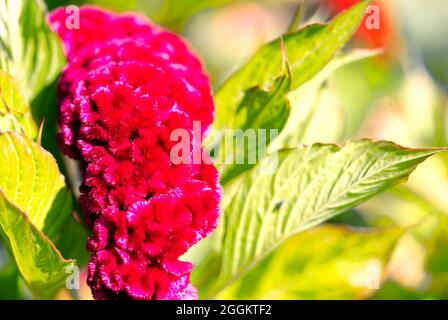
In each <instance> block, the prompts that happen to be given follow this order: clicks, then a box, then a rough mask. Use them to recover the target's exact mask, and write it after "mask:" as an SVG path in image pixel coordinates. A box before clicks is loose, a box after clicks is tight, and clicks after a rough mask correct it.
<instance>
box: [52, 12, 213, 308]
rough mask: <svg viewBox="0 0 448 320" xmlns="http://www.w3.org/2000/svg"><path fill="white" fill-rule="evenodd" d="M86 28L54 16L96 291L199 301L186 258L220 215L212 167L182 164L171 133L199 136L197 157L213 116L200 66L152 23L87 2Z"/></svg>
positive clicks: (107, 295) (67, 144)
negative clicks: (173, 154) (174, 156)
mask: <svg viewBox="0 0 448 320" xmlns="http://www.w3.org/2000/svg"><path fill="white" fill-rule="evenodd" d="M80 18H81V25H80V29H73V30H69V29H67V28H66V27H65V20H66V13H65V10H64V9H60V10H57V11H55V12H54V13H52V14H51V16H50V22H51V25H52V27H53V29H54V30H55V31H56V32H57V33H58V34H59V35H60V36H61V38H62V39H63V41H64V44H65V49H66V52H67V57H68V66H67V67H66V69H65V71H64V73H63V75H62V78H61V81H60V116H59V124H60V128H61V133H60V134H59V136H58V141H59V144H60V147H61V149H62V150H63V152H64V153H65V154H67V155H69V156H70V157H72V158H75V159H79V160H80V161H81V163H82V168H83V174H84V179H83V184H82V186H81V192H82V195H81V197H80V204H81V207H82V209H83V211H84V212H85V213H86V216H87V222H88V224H89V225H90V226H91V227H92V230H93V235H92V236H91V238H90V239H89V242H88V248H89V250H90V251H91V252H92V258H91V261H90V263H89V276H88V284H89V285H90V287H91V288H92V292H93V295H94V297H95V298H97V299H117V298H118V299H122V298H123V299H126V298H130V299H192V298H195V297H197V292H196V290H195V288H194V287H193V286H192V285H191V284H189V276H190V273H191V271H192V268H193V265H192V264H191V263H189V262H184V261H180V260H179V257H180V256H181V255H183V254H184V253H185V252H186V251H187V250H188V249H189V248H190V247H191V246H192V245H193V244H195V243H196V242H198V241H199V240H201V239H202V238H204V237H205V236H207V235H208V234H209V233H210V232H211V231H212V230H213V229H214V228H215V227H216V224H217V220H218V215H219V200H220V194H221V189H220V186H219V182H218V173H217V170H216V169H215V168H214V166H213V165H211V164H208V163H209V162H208V161H207V162H203V163H199V164H197V163H194V162H193V161H187V162H184V163H181V164H173V162H172V161H171V158H170V151H171V148H172V147H173V145H175V144H176V142H173V141H171V140H170V135H171V133H172V132H173V130H176V129H183V130H186V131H187V132H189V133H190V137H191V139H190V145H191V150H192V154H191V155H183V157H185V156H187V158H189V159H190V160H192V157H193V153H194V152H195V151H197V150H201V145H200V143H201V138H202V137H197V136H196V137H195V136H194V134H193V133H194V132H193V122H194V121H200V122H201V125H202V129H203V130H202V134H204V133H205V131H206V130H207V128H208V126H209V125H210V124H211V122H212V120H213V109H214V106H213V99H212V96H211V90H210V84H209V80H208V77H207V76H206V75H205V74H204V72H203V69H202V66H201V63H200V62H199V60H198V59H197V58H196V57H195V56H194V55H193V54H192V53H191V52H190V50H189V49H188V48H187V46H186V45H185V44H184V42H183V41H182V40H181V39H180V38H179V37H178V36H176V35H174V34H172V33H169V32H167V31H165V30H162V29H161V28H159V27H156V26H154V25H152V24H150V23H149V22H148V21H147V20H146V19H145V18H143V17H139V16H132V15H117V14H114V13H111V12H107V11H103V10H99V9H96V8H92V7H85V8H82V9H81V12H80Z"/></svg>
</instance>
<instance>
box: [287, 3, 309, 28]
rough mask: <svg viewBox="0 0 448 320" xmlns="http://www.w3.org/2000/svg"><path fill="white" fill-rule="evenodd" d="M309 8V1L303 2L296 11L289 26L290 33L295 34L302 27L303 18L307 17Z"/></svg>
mask: <svg viewBox="0 0 448 320" xmlns="http://www.w3.org/2000/svg"><path fill="white" fill-rule="evenodd" d="M307 7H308V0H302V1H301V2H300V4H299V5H298V7H297V9H296V12H295V13H294V17H293V19H292V21H291V24H290V26H289V31H290V32H294V31H296V30H297V29H298V28H299V27H300V24H301V23H302V22H303V18H304V17H305V14H306V9H307Z"/></svg>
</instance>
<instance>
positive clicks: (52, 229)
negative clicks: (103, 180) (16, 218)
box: [0, 132, 73, 239]
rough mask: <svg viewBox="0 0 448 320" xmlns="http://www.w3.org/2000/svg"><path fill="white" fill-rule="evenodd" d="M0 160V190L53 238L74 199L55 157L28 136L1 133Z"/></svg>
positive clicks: (69, 210)
mask: <svg viewBox="0 0 448 320" xmlns="http://www.w3.org/2000/svg"><path fill="white" fill-rule="evenodd" d="M0 163H1V164H2V165H1V167H0V189H1V190H2V191H3V193H4V194H5V196H6V197H7V198H8V199H9V200H10V201H11V202H12V203H13V204H14V205H15V206H16V207H18V208H19V209H20V210H21V211H22V212H25V213H26V214H27V215H28V219H29V220H30V222H31V223H33V224H34V225H35V226H36V228H37V229H39V230H41V231H42V232H43V233H45V234H46V235H47V236H48V237H50V238H51V239H54V238H55V236H57V234H58V233H59V230H60V228H61V226H62V225H63V224H64V222H65V221H66V219H67V217H68V216H69V215H70V214H71V212H72V210H73V203H72V201H73V200H72V196H71V193H70V191H69V190H68V188H67V187H66V185H65V179H64V177H63V176H62V175H61V174H60V173H59V169H58V166H57V164H56V161H55V160H54V158H53V156H52V155H51V154H50V153H48V152H47V151H45V150H44V149H43V148H41V147H40V146H39V145H38V144H37V143H35V142H33V141H32V140H31V139H30V138H28V137H25V136H23V135H21V134H18V133H12V132H9V133H0Z"/></svg>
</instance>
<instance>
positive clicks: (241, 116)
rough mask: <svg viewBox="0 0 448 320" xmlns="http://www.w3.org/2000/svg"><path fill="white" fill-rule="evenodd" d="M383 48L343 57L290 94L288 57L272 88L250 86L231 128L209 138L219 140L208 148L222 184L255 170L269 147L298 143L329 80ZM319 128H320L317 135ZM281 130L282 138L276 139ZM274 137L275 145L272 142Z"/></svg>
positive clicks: (307, 127) (275, 147)
mask: <svg viewBox="0 0 448 320" xmlns="http://www.w3.org/2000/svg"><path fill="white" fill-rule="evenodd" d="M380 52H381V51H379V50H361V49H358V50H353V51H351V52H349V53H347V54H343V55H340V56H338V57H336V58H334V59H333V60H332V61H331V62H330V63H329V64H328V65H327V66H325V67H324V68H323V69H322V70H321V71H320V72H319V73H318V74H317V75H316V76H314V78H313V79H312V80H310V81H308V82H307V83H306V84H304V85H303V86H301V87H300V88H298V89H297V90H295V91H293V92H290V89H291V80H292V79H291V75H290V74H289V73H286V71H287V70H289V69H287V68H288V64H287V61H286V56H284V58H285V64H284V67H283V68H284V70H285V74H284V75H282V76H281V77H280V78H278V79H277V80H276V81H275V83H274V85H273V87H272V88H271V89H270V90H269V91H265V90H263V89H262V88H259V87H255V88H252V89H248V90H247V91H246V92H245V94H244V98H243V100H242V101H241V102H240V104H239V105H238V108H237V110H236V113H235V114H233V115H232V116H230V117H229V119H228V122H227V128H226V129H231V130H222V131H221V132H219V134H217V136H214V137H212V138H211V140H215V141H212V142H211V143H210V144H209V145H208V146H207V149H208V150H210V149H212V150H213V157H214V158H215V163H216V164H217V167H218V169H219V172H220V175H221V183H222V184H223V185H225V184H227V183H228V182H229V181H231V180H232V179H234V178H235V177H237V176H238V175H240V174H241V173H243V172H245V171H247V170H248V169H250V168H252V167H253V166H254V165H255V164H256V163H257V162H258V161H259V160H261V159H262V158H263V157H264V156H265V155H266V154H267V153H268V149H269V148H270V150H271V151H272V150H273V151H276V150H278V149H279V148H289V147H295V146H297V145H299V144H300V143H301V142H302V141H301V140H302V139H303V138H304V137H305V135H306V134H307V133H308V132H309V131H310V127H311V126H312V125H311V123H312V120H313V118H315V117H316V113H317V112H318V111H319V110H317V109H318V107H319V103H318V102H320V101H319V95H320V92H321V88H322V86H323V83H324V82H325V80H327V79H328V77H330V76H331V75H332V73H333V72H334V71H335V70H337V69H338V68H340V67H342V66H344V65H347V64H350V63H353V62H355V61H359V60H362V59H366V58H370V57H373V56H376V55H378V54H379V53H380ZM288 93H289V94H288ZM261 130H263V131H261ZM272 130H276V131H275V132H274V131H272ZM321 131H322V129H317V130H316V132H317V133H316V134H317V135H318V134H319V132H321ZM279 132H280V136H279V137H277V135H278V133H279ZM259 133H262V134H261V135H260V134H259ZM247 140H248V141H247ZM273 140H275V144H271V142H272V141H273Z"/></svg>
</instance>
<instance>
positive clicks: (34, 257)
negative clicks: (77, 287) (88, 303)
mask: <svg viewBox="0 0 448 320" xmlns="http://www.w3.org/2000/svg"><path fill="white" fill-rule="evenodd" d="M0 229H1V230H2V232H3V233H4V235H5V236H6V237H5V238H6V239H7V244H8V247H9V248H10V250H11V252H12V254H13V256H14V260H15V262H16V264H17V267H18V269H19V271H20V274H21V275H22V277H23V278H24V280H25V281H26V283H27V284H28V286H29V288H30V290H31V292H32V293H33V295H34V296H35V297H36V298H39V299H51V298H53V297H54V295H55V294H56V293H57V292H58V290H59V289H60V288H61V287H62V286H64V285H65V283H66V278H67V276H68V275H69V274H70V273H67V272H66V271H67V270H69V271H70V272H71V270H70V269H66V268H71V267H73V266H74V265H75V261H74V260H65V259H64V258H63V257H62V256H61V254H60V253H59V251H58V250H57V249H56V248H55V247H54V245H53V243H52V242H51V241H50V240H49V239H48V238H47V237H46V236H45V235H44V234H43V233H42V232H41V231H39V230H38V229H37V228H36V227H35V226H34V225H33V224H32V223H31V222H30V221H29V219H28V217H27V214H25V213H24V212H23V211H21V210H20V209H19V208H17V207H16V206H14V205H13V204H12V203H11V202H10V201H9V200H8V199H7V198H6V196H5V194H4V193H3V192H2V191H1V190H0Z"/></svg>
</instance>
